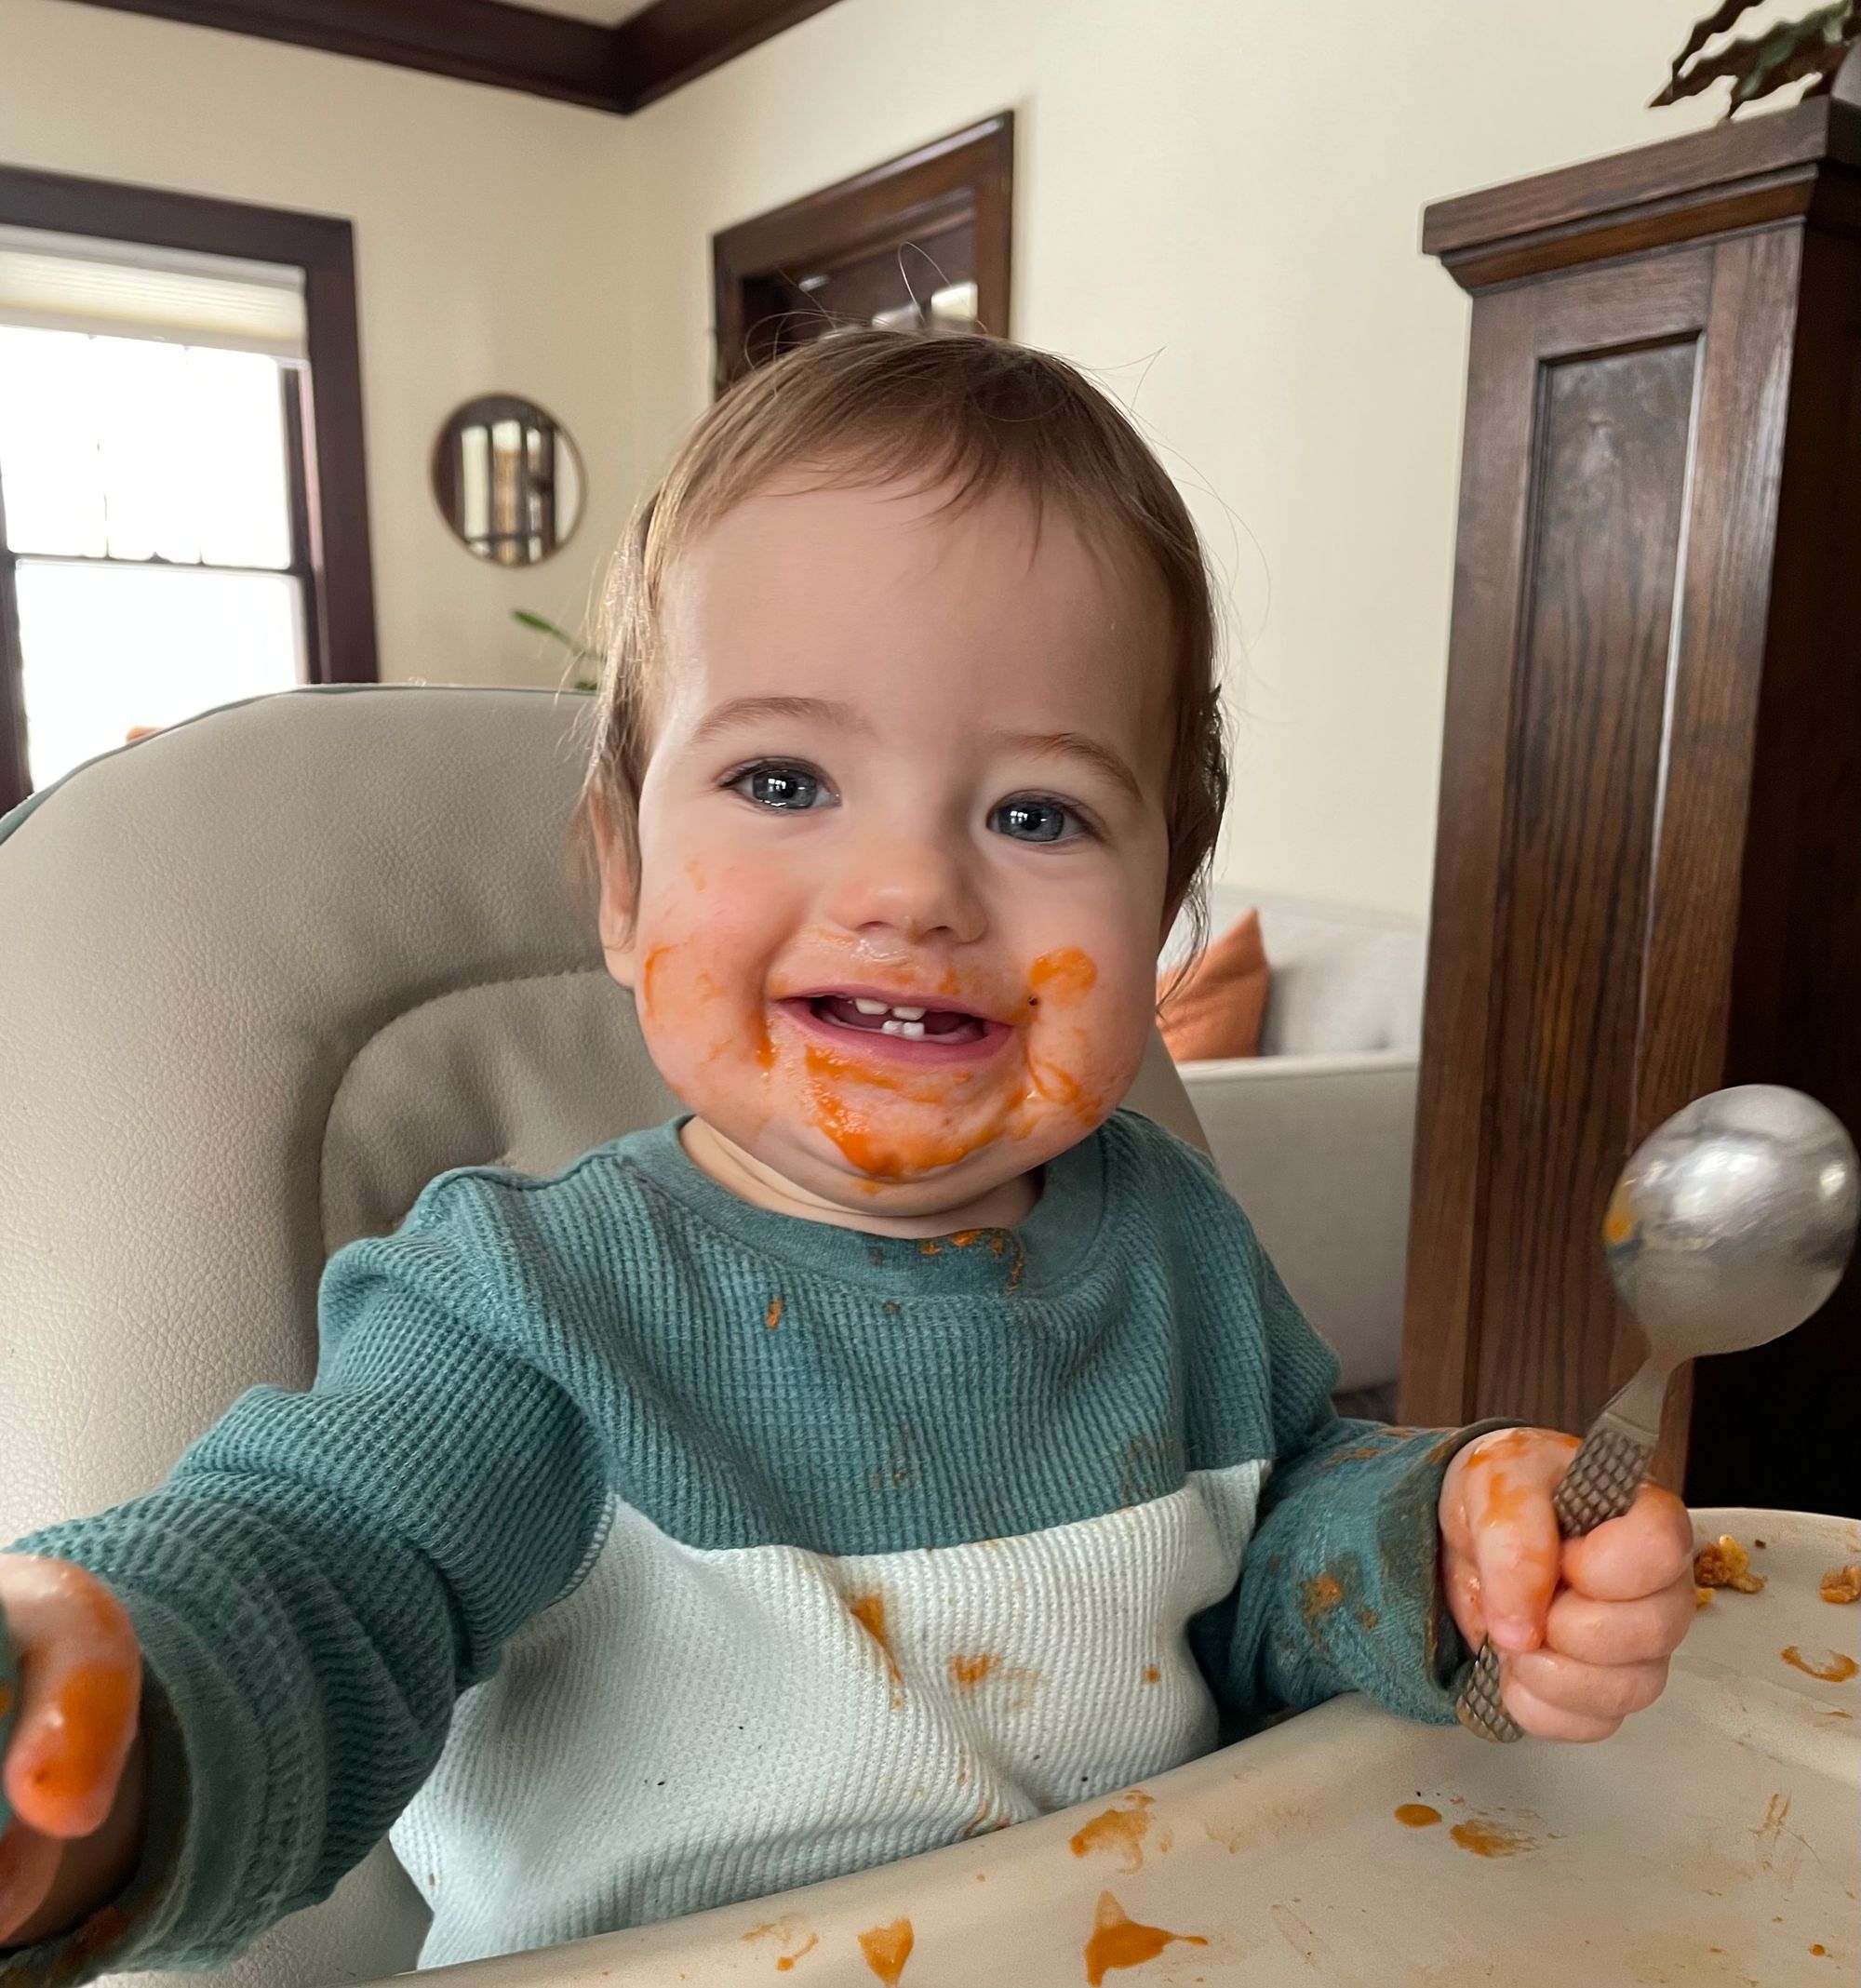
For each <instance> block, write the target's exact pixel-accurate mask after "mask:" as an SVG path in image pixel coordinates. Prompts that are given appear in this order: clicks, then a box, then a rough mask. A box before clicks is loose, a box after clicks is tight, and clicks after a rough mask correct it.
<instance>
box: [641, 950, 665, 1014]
mask: <svg viewBox="0 0 1861 1988" xmlns="http://www.w3.org/2000/svg"><path fill="white" fill-rule="evenodd" d="M671 951H672V948H671V947H670V946H654V947H653V949H652V951H651V952H650V953H649V954H647V956H646V958H645V959H644V960H643V961H641V963H640V986H639V991H640V1004H641V1006H642V1007H646V1008H647V1009H649V1010H650V1008H651V1007H652V983H653V982H654V981H656V980H657V979H658V978H659V974H660V969H661V968H662V967H663V966H664V965H665V959H666V955H667V954H669V953H670V952H671Z"/></svg>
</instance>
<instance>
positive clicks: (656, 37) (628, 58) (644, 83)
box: [613, 0, 834, 111]
mask: <svg viewBox="0 0 1861 1988" xmlns="http://www.w3.org/2000/svg"><path fill="white" fill-rule="evenodd" d="M833 4H834V0H654V4H653V5H652V6H651V7H645V8H642V9H641V11H640V12H639V13H637V14H636V15H634V16H633V18H632V19H631V20H623V21H622V22H621V24H620V26H619V27H617V28H616V29H615V30H614V31H613V33H614V39H615V41H616V43H617V44H618V46H619V47H620V50H621V75H622V77H623V86H622V87H623V89H624V91H625V92H626V100H625V102H624V103H623V105H622V108H623V110H627V111H637V110H639V109H641V108H642V107H643V106H644V105H646V104H649V103H651V102H653V101H655V100H657V99H658V98H661V97H663V96H666V95H669V94H670V92H672V91H673V90H676V89H677V88H678V87H680V86H681V85H682V84H686V83H690V82H692V81H694V80H695V79H696V78H697V77H699V76H702V75H703V74H705V73H707V72H708V71H710V70H713V69H716V68H718V67H720V66H721V65H722V64H723V63H725V62H728V61H730V60H731V58H732V57H734V56H739V55H742V54H743V53H744V52H745V51H746V50H748V49H751V48H754V47H756V44H757V43H758V42H766V41H767V40H769V38H770V35H772V34H780V33H782V31H783V29H784V28H792V27H793V26H794V25H795V24H796V22H797V21H799V20H807V19H808V17H809V16H810V14H819V13H821V12H822V11H823V9H825V8H827V7H831V6H832V5H833Z"/></svg>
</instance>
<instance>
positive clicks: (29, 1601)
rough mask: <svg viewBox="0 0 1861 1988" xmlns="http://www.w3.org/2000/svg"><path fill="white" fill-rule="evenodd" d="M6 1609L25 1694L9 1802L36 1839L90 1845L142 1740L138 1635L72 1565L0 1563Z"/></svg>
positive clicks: (11, 1755) (13, 1559)
mask: <svg viewBox="0 0 1861 1988" xmlns="http://www.w3.org/2000/svg"><path fill="white" fill-rule="evenodd" d="M0 1606H4V1608H5V1609H6V1616H7V1631H8V1633H9V1634H10V1635H11V1637H12V1639H13V1644H14V1648H16V1650H17V1651H18V1654H19V1658H20V1685H21V1690H20V1714H19V1718H18V1720H17V1721H16V1723H15V1725H14V1728H13V1734H12V1739H11V1741H10V1742H9V1743H8V1745H7V1758H6V1776H7V1800H8V1801H9V1802H10V1803H11V1804H12V1806H13V1809H14V1812H15V1813H16V1814H17V1815H18V1817H19V1819H20V1821H22V1822H24V1823H25V1824H26V1825H27V1827H28V1828H29V1829H33V1830H37V1831H39V1832H40V1833H41V1834H43V1835H47V1836H60V1837H75V1836H87V1835H90V1833H91V1832H92V1831H93V1830H95V1829H97V1828H98V1827H99V1826H100V1824H101V1823H102V1822H103V1821H104V1819H105V1818H106V1817H107V1816H108V1815H109V1813H110V1810H111V1807H112V1804H113V1803H114V1799H115V1795H116V1786H117V1783H118V1781H120V1780H121V1779H122V1774H123V1763H124V1760H125V1759H126V1758H127V1755H128V1752H129V1747H130V1743H131V1742H132V1741H133V1740H134V1739H135V1737H136V1717H137V1712H138V1709H139V1705H140V1701H141V1675H142V1669H141V1647H140V1646H139V1645H138V1643H137V1641H136V1632H135V1630H134V1629H133V1628H132V1627H131V1625H130V1622H129V1617H128V1614H127V1611H126V1610H125V1608H124V1607H123V1605H122V1603H121V1602H119V1601H118V1600H117V1599H116V1597H115V1596H114V1594H111V1592H110V1591H109V1589H108V1588H106V1587H105V1586H104V1585H103V1583H102V1582H101V1581H98V1580H96V1579H95V1578H94V1577H93V1576H91V1575H89V1574H87V1573H86V1572H85V1571H84V1570H83V1568H76V1567H73V1566H71V1565H69V1564H68V1563H67V1562H65V1561H62V1560H47V1559H41V1558H37V1557H34V1556H33V1555H30V1554H0ZM16 1854H17V1852H16Z"/></svg>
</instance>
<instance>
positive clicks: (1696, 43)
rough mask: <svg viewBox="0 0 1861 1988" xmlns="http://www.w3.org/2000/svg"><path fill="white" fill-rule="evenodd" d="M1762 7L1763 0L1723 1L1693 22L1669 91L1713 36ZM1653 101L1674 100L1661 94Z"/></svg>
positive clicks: (1668, 101) (1674, 64)
mask: <svg viewBox="0 0 1861 1988" xmlns="http://www.w3.org/2000/svg"><path fill="white" fill-rule="evenodd" d="M1762 5H1763V0H1724V4H1723V5H1722V6H1720V7H1715V8H1714V9H1713V10H1712V12H1711V13H1709V14H1708V15H1707V16H1706V18H1705V19H1704V20H1696V21H1694V24H1693V33H1691V34H1689V35H1688V36H1687V39H1686V47H1684V48H1682V49H1681V50H1680V53H1679V54H1678V55H1677V56H1675V58H1674V61H1673V69H1672V73H1671V77H1670V81H1669V85H1668V87H1669V89H1671V87H1672V86H1673V84H1675V83H1678V82H1679V81H1680V71H1681V70H1683V69H1684V68H1685V67H1686V65H1687V64H1688V63H1689V62H1690V61H1692V60H1693V59H1694V56H1696V55H1697V54H1698V53H1699V51H1700V50H1701V49H1702V48H1704V47H1706V45H1707V42H1709V41H1710V40H1711V39H1712V37H1713V36H1714V35H1715V34H1723V33H1725V31H1726V29H1727V28H1730V27H1734V26H1735V25H1736V24H1737V22H1738V20H1739V19H1740V17H1741V16H1743V15H1746V14H1748V13H1749V12H1750V11H1751V9H1752V8H1753V7H1761V6H1762ZM1654 101H1655V102H1656V103H1663V102H1666V103H1672V102H1673V101H1674V99H1673V97H1671V96H1670V95H1668V94H1667V93H1666V92H1663V94H1662V95H1661V96H1659V97H1656V98H1655V99H1654Z"/></svg>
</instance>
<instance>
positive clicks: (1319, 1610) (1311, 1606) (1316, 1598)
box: [1304, 1574, 1344, 1622]
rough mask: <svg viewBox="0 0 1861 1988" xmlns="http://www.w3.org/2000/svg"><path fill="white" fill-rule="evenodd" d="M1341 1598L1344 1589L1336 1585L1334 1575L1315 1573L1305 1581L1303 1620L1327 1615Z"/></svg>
mask: <svg viewBox="0 0 1861 1988" xmlns="http://www.w3.org/2000/svg"><path fill="white" fill-rule="evenodd" d="M1343 1599H1344V1590H1343V1588H1341V1587H1340V1586H1339V1585H1338V1582H1337V1578H1336V1576H1335V1575H1332V1574H1318V1575H1315V1576H1314V1577H1313V1578H1312V1579H1311V1580H1310V1581H1306V1583H1305V1608H1304V1613H1305V1620H1306V1621H1308V1622H1315V1621H1318V1619H1319V1617H1320V1616H1321V1615H1329V1614H1330V1613H1331V1612H1332V1609H1333V1608H1336V1607H1337V1605H1338V1604H1339V1603H1340V1602H1341V1601H1342V1600H1343Z"/></svg>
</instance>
